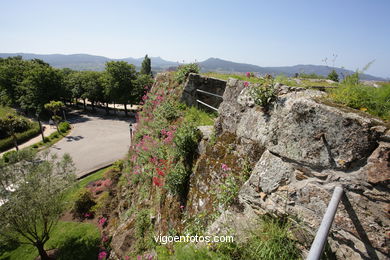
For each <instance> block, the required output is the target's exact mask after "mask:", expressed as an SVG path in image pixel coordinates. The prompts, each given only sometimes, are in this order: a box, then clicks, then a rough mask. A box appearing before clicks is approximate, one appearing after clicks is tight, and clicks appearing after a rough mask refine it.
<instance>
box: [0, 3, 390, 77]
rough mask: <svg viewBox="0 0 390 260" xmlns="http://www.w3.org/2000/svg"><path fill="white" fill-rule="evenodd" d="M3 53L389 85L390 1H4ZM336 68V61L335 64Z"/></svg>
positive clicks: (0, 49)
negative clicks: (296, 72) (330, 69)
mask: <svg viewBox="0 0 390 260" xmlns="http://www.w3.org/2000/svg"><path fill="white" fill-rule="evenodd" d="M0 10H1V15H0V52H32V53H39V54H49V53H63V54H72V53H88V54H95V55H102V56H107V57H110V58H124V57H142V56H144V55H145V54H146V53H147V54H149V56H161V57H162V58H164V59H166V60H171V61H183V60H184V61H186V62H190V61H195V60H197V61H202V60H205V59H207V58H209V57H218V58H222V59H227V60H231V61H236V62H245V63H251V64H256V65H260V66H285V65H296V64H320V65H321V64H322V65H323V64H324V63H323V62H322V60H323V59H324V58H325V57H328V60H331V59H332V55H333V54H337V55H338V58H337V59H336V61H335V65H336V66H338V67H345V68H348V69H353V70H355V69H358V68H360V69H361V68H363V67H364V66H365V65H366V64H367V63H368V62H370V61H372V60H374V59H375V60H376V61H375V62H374V64H373V65H372V66H371V67H370V68H369V70H368V71H367V73H370V74H373V75H377V76H382V77H390V51H389V46H390V18H389V15H390V1H388V0H371V1H369V0H366V1H363V0H350V1H349V0H339V1H333V0H332V1H331V0H327V1H320V0H306V1H304V0H295V1H293V0H291V1H289V0H285V1H281V0H280V1H278V0H275V1H269V0H268V1H260V0H259V1H245V0H241V1H227V0H226V1H219V0H208V1H203V0H196V1H194V0H192V1H186V0H182V1H179V0H177V1H176V0H164V1H153V0H148V1H116V0H111V1H108V0H107V1H100V0H93V1H91V0H78V1H73V0H67V1H55V0H50V1H49V0H46V1H43V0H34V1H31V0H28V1H27V0H26V1H21V0H13V1H1V2H0ZM328 64H329V65H332V62H331V61H330V62H328Z"/></svg>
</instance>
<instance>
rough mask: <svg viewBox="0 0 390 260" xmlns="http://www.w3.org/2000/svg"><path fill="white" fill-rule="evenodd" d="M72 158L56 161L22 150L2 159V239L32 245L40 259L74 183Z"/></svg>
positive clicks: (53, 158)
mask: <svg viewBox="0 0 390 260" xmlns="http://www.w3.org/2000/svg"><path fill="white" fill-rule="evenodd" d="M74 170H75V169H74V166H73V163H72V160H71V158H70V156H69V155H65V156H64V157H63V158H61V160H57V159H56V158H55V157H53V156H49V154H48V153H44V154H40V155H38V154H37V153H35V152H33V151H32V150H21V151H19V152H18V153H14V154H11V155H10V156H9V157H8V162H4V161H3V160H0V184H1V185H0V196H1V197H0V199H1V201H2V204H3V205H2V206H1V207H0V236H2V237H3V238H5V239H7V240H9V241H17V242H18V243H24V244H31V245H33V246H35V247H36V248H37V249H38V252H39V254H40V256H41V259H48V256H47V253H46V251H45V249H44V245H45V243H46V242H47V241H48V240H49V238H50V233H51V231H52V230H53V228H54V226H55V225H56V224H57V222H58V219H59V217H60V216H61V214H62V212H63V210H64V207H65V204H64V203H65V202H64V199H63V198H64V195H65V191H66V188H67V187H68V186H69V185H70V184H72V182H73V181H74V180H75V176H74Z"/></svg>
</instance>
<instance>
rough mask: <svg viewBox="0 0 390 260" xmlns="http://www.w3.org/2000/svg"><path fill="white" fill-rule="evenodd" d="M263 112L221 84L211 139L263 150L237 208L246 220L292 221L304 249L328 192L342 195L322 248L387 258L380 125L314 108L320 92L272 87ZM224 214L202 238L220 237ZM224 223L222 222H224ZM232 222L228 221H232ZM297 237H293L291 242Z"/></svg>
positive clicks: (231, 84) (388, 224)
mask: <svg viewBox="0 0 390 260" xmlns="http://www.w3.org/2000/svg"><path fill="white" fill-rule="evenodd" d="M278 91H279V95H278V98H277V101H276V102H275V103H274V104H273V105H272V106H271V107H269V108H268V109H267V110H265V109H262V108H261V107H258V106H255V105H254V102H253V99H252V98H251V97H250V95H249V90H248V88H247V87H245V86H244V84H243V82H240V81H237V80H233V79H231V80H229V81H228V83H227V87H226V90H225V93H224V95H223V99H224V100H223V102H222V103H221V105H220V107H219V117H218V119H217V122H216V132H217V135H223V134H226V133H230V134H232V135H234V136H236V138H237V140H241V139H245V140H249V141H250V142H255V143H257V144H258V145H259V146H261V147H263V148H264V149H265V152H264V153H263V154H262V156H261V158H260V159H259V160H258V161H257V162H256V164H255V167H254V168H253V171H252V173H251V176H250V178H249V180H248V181H247V182H246V183H245V184H244V185H243V186H242V187H241V190H240V192H239V201H240V203H241V204H242V206H243V208H244V209H245V210H244V211H243V212H250V213H251V214H249V215H248V218H249V219H252V218H253V216H252V215H253V214H252V213H253V212H257V213H259V214H260V213H265V212H267V213H274V214H276V215H285V214H288V215H289V216H293V217H294V219H299V220H300V221H299V225H301V230H306V234H305V236H303V238H302V236H301V239H300V240H301V241H300V242H301V244H302V245H304V247H305V248H306V249H307V248H308V247H309V246H310V243H311V239H312V238H313V236H314V235H315V232H316V230H317V229H318V227H319V225H320V223H321V220H322V217H323V215H324V213H325V210H326V208H327V204H328V202H329V200H330V197H331V196H332V192H333V189H334V187H335V186H336V185H342V186H343V187H344V191H345V196H343V199H342V202H341V203H340V205H339V208H338V211H337V214H336V217H335V220H334V223H333V226H332V230H331V233H330V235H329V244H330V247H331V249H332V251H333V252H334V254H335V256H336V257H337V258H338V259H386V257H388V256H389V237H388V234H389V232H390V220H389V209H390V208H389V200H390V197H389V179H390V176H389V175H390V162H389V158H390V143H389V142H388V141H389V140H388V138H387V136H388V132H387V133H386V131H388V130H387V129H386V127H385V126H384V124H383V122H382V121H380V120H377V119H373V118H370V117H369V116H364V115H362V114H358V113H356V112H354V111H350V110H348V109H344V108H343V109H341V108H338V107H335V106H334V105H331V104H325V103H324V102H322V101H321V100H322V99H323V96H324V95H325V94H324V93H323V92H320V91H315V90H306V89H301V88H290V87H287V86H278ZM235 215H237V218H243V217H242V214H241V215H240V214H233V213H232V211H227V212H225V213H223V214H222V215H221V217H220V218H219V219H218V220H216V221H215V223H213V224H212V225H211V226H210V227H209V230H208V231H209V232H210V233H214V232H217V233H218V232H224V227H225V226H226V225H228V226H229V223H230V224H231V223H236V222H237V221H235V220H234V216H235ZM226 216H230V217H229V218H227V217H226ZM232 216H233V217H232ZM298 237H299V236H298Z"/></svg>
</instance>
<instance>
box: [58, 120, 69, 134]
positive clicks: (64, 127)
mask: <svg viewBox="0 0 390 260" xmlns="http://www.w3.org/2000/svg"><path fill="white" fill-rule="evenodd" d="M69 129H70V124H69V122H61V123H59V125H58V130H60V132H61V133H66V131H68V130H69Z"/></svg>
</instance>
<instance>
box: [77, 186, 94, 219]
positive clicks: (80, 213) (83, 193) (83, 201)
mask: <svg viewBox="0 0 390 260" xmlns="http://www.w3.org/2000/svg"><path fill="white" fill-rule="evenodd" d="M95 205H96V202H95V201H94V200H93V197H92V193H91V191H89V190H88V189H82V190H80V191H79V192H78V194H77V195H76V199H75V202H74V205H73V209H72V213H73V217H77V218H80V219H82V218H84V216H85V214H86V213H89V212H90V211H91V208H92V207H93V206H95Z"/></svg>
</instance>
